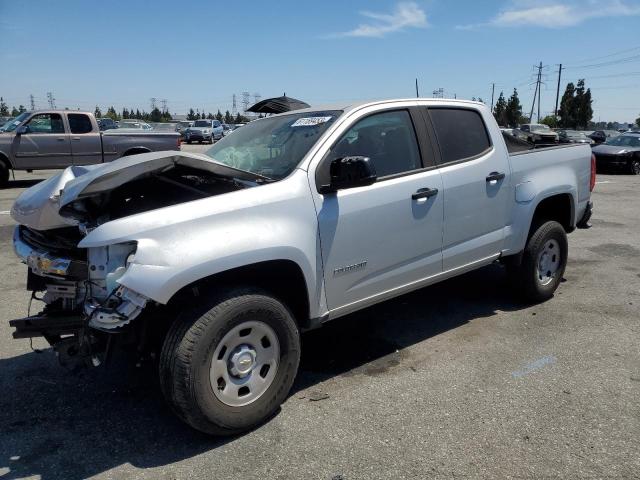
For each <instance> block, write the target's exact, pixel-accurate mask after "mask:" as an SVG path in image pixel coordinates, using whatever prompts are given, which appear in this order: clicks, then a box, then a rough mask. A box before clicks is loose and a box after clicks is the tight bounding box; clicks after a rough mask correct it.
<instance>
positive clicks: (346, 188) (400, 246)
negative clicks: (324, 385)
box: [11, 99, 595, 435]
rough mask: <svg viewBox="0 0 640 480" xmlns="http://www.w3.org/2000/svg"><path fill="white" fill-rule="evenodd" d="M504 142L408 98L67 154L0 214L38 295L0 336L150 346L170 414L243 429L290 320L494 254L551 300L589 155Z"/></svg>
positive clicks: (296, 355) (314, 318)
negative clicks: (193, 146)
mask: <svg viewBox="0 0 640 480" xmlns="http://www.w3.org/2000/svg"><path fill="white" fill-rule="evenodd" d="M518 150H520V151H517V152H510V151H509V147H507V144H506V143H505V141H504V140H503V136H502V134H501V132H500V130H499V128H498V125H497V124H496V122H495V120H494V118H493V115H492V114H491V111H490V110H489V109H488V108H487V107H486V106H485V105H484V104H480V103H476V102H466V101H453V100H438V99H430V100H426V99H425V100H422V99H412V100H392V101H382V102H375V103H364V104H356V105H348V106H343V107H337V108H335V109H331V110H313V109H307V110H299V111H294V112H289V113H286V114H282V115H276V116H273V117H269V118H265V119H260V120H256V121H254V122H251V123H249V124H247V125H246V126H244V127H243V128H241V129H239V130H237V131H236V132H234V133H233V135H229V136H227V137H225V138H223V139H222V140H221V141H219V142H218V143H216V144H215V145H214V146H212V147H211V148H210V149H209V150H208V151H207V152H206V153H205V154H202V155H199V154H189V153H186V152H157V153H147V154H143V155H136V156H134V157H128V158H125V159H122V160H120V161H118V162H112V163H109V164H105V165H99V166H93V167H91V166H90V167H74V168H72V169H66V170H65V171H64V172H62V173H61V174H60V175H58V176H57V177H53V178H51V179H50V180H49V181H47V182H43V183H41V184H39V185H35V186H33V187H31V188H30V189H28V190H26V191H25V192H23V193H22V194H21V195H20V197H18V199H17V200H16V202H15V204H14V206H13V209H12V212H11V214H12V216H13V218H14V219H15V220H16V221H17V222H18V223H19V225H18V226H17V227H16V230H15V233H14V239H13V242H14V248H15V251H16V252H17V254H18V256H19V257H20V258H21V259H22V261H23V262H24V263H26V264H27V265H28V266H29V269H30V272H29V276H28V282H27V286H28V288H29V289H30V290H32V291H34V292H45V293H44V294H38V297H37V298H42V299H43V300H44V302H45V303H46V307H45V309H44V310H43V311H42V312H41V313H40V314H38V315H36V316H32V317H28V318H24V319H17V320H13V321H11V325H12V326H13V327H14V328H15V332H14V337H16V338H27V337H34V336H43V337H44V338H46V339H47V340H48V341H49V342H50V343H51V344H52V345H53V347H54V348H55V349H56V351H57V352H58V354H59V358H61V359H64V360H65V361H69V359H70V358H72V357H73V358H75V359H83V358H86V359H87V361H89V360H90V362H89V363H91V364H94V365H96V364H99V363H100V362H101V359H102V358H103V355H104V356H108V354H107V353H105V351H106V352H109V351H112V350H111V349H112V348H113V346H114V345H117V344H118V342H124V343H126V344H128V345H131V344H134V345H135V344H138V345H139V351H144V350H145V349H149V348H150V349H151V351H154V352H156V353H159V357H154V358H159V375H160V383H161V385H162V390H163V392H164V395H165V396H166V398H167V400H168V401H169V403H170V404H171V405H172V406H173V409H174V411H175V412H177V414H178V415H179V416H180V417H181V418H182V419H183V420H184V421H186V422H187V423H188V424H190V425H192V426H193V427H195V428H197V429H199V430H202V431H204V432H207V433H211V434H219V435H224V434H233V433H237V432H241V431H244V430H247V429H249V428H252V427H253V426H255V425H257V424H259V423H260V422H262V421H264V420H265V419H266V418H268V417H270V416H271V415H272V414H273V412H274V411H275V410H276V409H277V408H278V407H279V405H280V404H281V402H282V401H284V399H285V398H286V396H287V393H288V391H289V389H290V388H291V385H292V384H293V381H294V378H295V375H296V372H297V369H298V364H299V361H300V349H301V343H300V331H301V330H305V329H310V328H314V327H319V326H321V325H322V324H323V323H325V322H327V321H332V320H335V319H338V318H340V317H342V316H344V315H346V314H348V313H351V312H354V311H356V310H360V309H362V308H365V307H368V306H370V305H373V304H375V303H377V302H381V301H384V300H386V299H389V298H391V297H395V296H397V295H401V294H403V293H406V292H409V291H411V290H415V289H418V288H422V287H424V286H427V285H430V284H433V283H435V282H439V281H442V280H445V279H447V278H450V277H453V276H455V275H460V274H462V273H464V272H468V271H470V270H473V269H477V268H480V267H483V266H485V265H489V264H491V263H493V262H501V263H502V264H504V265H505V267H506V270H507V273H508V275H510V276H512V280H511V281H510V284H511V285H513V286H514V288H515V289H516V290H517V291H518V293H519V295H520V296H521V297H522V298H523V299H524V300H525V301H527V302H540V301H544V300H546V299H549V298H551V297H552V296H553V293H554V291H555V290H556V288H557V287H558V285H559V284H560V281H561V280H562V276H563V273H564V270H565V266H566V264H567V257H568V243H567V233H569V232H572V231H573V230H574V229H575V228H576V227H579V228H580V227H585V228H586V227H587V226H588V224H587V222H588V220H589V217H590V215H591V202H590V196H591V191H592V189H593V187H594V185H595V160H594V158H593V156H592V154H591V149H590V148H589V146H588V145H566V146H565V145H563V146H557V147H551V148H547V149H543V150H540V149H538V150H531V151H522V150H521V149H520V148H518ZM397 321H398V322H401V321H402V318H398V319H397ZM425 321H429V319H426V318H425ZM363 328H367V326H366V325H363ZM354 348H357V345H354Z"/></svg>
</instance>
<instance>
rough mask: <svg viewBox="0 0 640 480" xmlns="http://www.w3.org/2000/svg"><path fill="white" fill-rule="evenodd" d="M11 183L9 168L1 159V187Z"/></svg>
mask: <svg viewBox="0 0 640 480" xmlns="http://www.w3.org/2000/svg"><path fill="white" fill-rule="evenodd" d="M7 183H9V169H8V168H7V165H5V163H4V162H3V161H2V160H0V187H4V186H5V185H7Z"/></svg>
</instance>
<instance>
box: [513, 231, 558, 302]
mask: <svg viewBox="0 0 640 480" xmlns="http://www.w3.org/2000/svg"><path fill="white" fill-rule="evenodd" d="M568 251H569V247H568V242H567V234H566V232H565V231H564V228H563V227H562V225H560V224H559V223H558V222H554V221H549V222H545V223H542V224H541V225H539V226H538V227H537V228H536V230H535V232H534V233H533V235H531V237H530V238H529V241H528V242H527V246H526V247H525V250H524V252H523V257H522V262H521V264H520V265H518V266H511V267H509V273H510V276H511V277H512V280H513V283H514V286H515V287H516V288H517V290H518V293H519V294H520V296H521V297H522V298H523V299H524V300H525V301H530V302H542V301H544V300H547V299H549V298H551V297H552V296H553V293H554V292H555V291H556V289H557V288H558V285H560V281H561V280H562V275H563V274H564V270H565V267H566V266H567V254H568Z"/></svg>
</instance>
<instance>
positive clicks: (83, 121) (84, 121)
mask: <svg viewBox="0 0 640 480" xmlns="http://www.w3.org/2000/svg"><path fill="white" fill-rule="evenodd" d="M67 118H68V119H69V128H70V129H71V133H76V134H78V133H89V132H91V130H93V125H91V120H90V119H89V117H88V116H87V115H83V114H81V113H70V114H69V115H68V117H67Z"/></svg>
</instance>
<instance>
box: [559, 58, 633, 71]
mask: <svg viewBox="0 0 640 480" xmlns="http://www.w3.org/2000/svg"><path fill="white" fill-rule="evenodd" d="M637 60H640V55H632V56H630V57H625V58H619V59H617V60H610V61H608V62H602V63H592V64H591V65H576V66H573V67H565V68H571V69H572V70H582V69H585V68H600V67H610V66H613V65H620V64H623V63H632V62H635V61H637Z"/></svg>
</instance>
